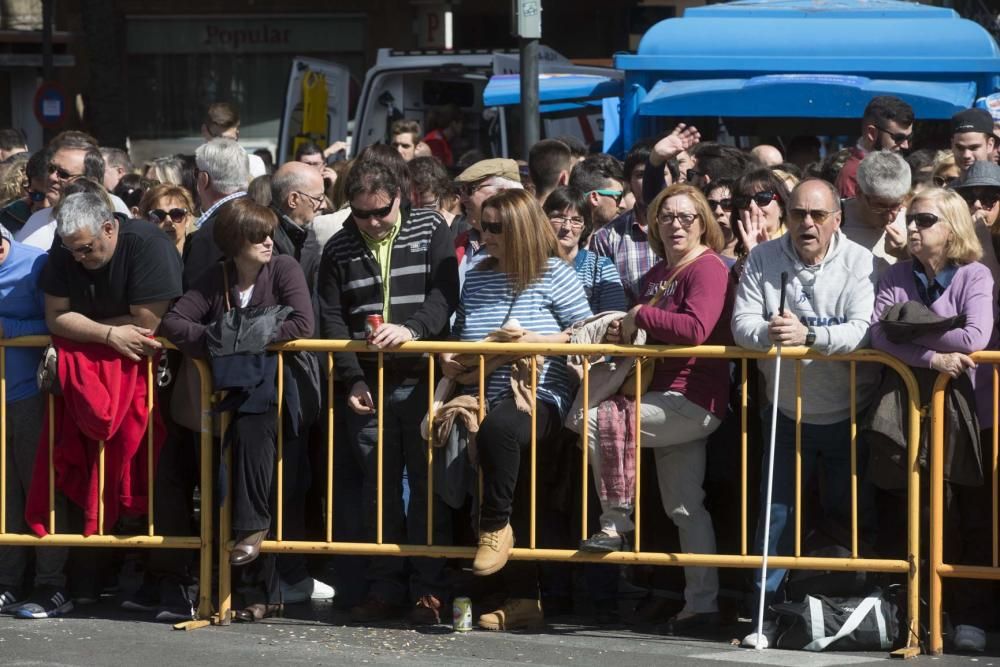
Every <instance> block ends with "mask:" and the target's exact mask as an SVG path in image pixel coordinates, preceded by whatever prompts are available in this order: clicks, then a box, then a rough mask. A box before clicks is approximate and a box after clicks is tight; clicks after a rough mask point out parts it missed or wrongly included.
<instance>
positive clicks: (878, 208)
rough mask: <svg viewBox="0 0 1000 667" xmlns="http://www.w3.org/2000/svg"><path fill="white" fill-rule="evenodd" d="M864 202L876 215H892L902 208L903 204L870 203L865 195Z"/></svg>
mask: <svg viewBox="0 0 1000 667" xmlns="http://www.w3.org/2000/svg"><path fill="white" fill-rule="evenodd" d="M865 202H866V203H867V204H868V208H870V209H871V210H873V211H875V212H876V213H894V212H896V211H899V209H901V208H902V207H903V202H901V201H899V202H892V203H890V204H887V203H885V202H877V201H872V200H871V199H870V198H869V197H868V196H867V195H865Z"/></svg>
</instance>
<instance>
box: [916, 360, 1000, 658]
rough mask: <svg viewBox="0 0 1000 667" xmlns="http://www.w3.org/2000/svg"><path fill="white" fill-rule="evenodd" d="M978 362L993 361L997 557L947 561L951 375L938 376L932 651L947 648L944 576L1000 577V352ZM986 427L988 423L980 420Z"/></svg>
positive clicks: (991, 479)
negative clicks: (999, 419) (946, 484)
mask: <svg viewBox="0 0 1000 667" xmlns="http://www.w3.org/2000/svg"><path fill="white" fill-rule="evenodd" d="M971 356H972V358H973V359H974V360H975V362H976V363H977V364H989V365H990V366H991V369H992V371H993V372H992V373H991V378H992V387H993V413H994V417H993V423H992V424H990V425H989V426H990V427H992V429H993V439H992V443H991V444H992V448H991V450H990V451H991V455H990V456H989V458H987V457H986V456H985V455H986V451H985V444H986V443H983V445H984V452H983V454H984V456H983V478H984V479H983V483H984V484H986V483H989V484H991V485H992V490H993V502H992V517H993V521H992V524H991V525H992V526H993V539H992V542H993V559H992V564H991V565H955V564H949V563H945V562H944V433H945V427H946V424H945V412H944V404H945V390H946V389H947V387H948V383H949V382H950V381H951V377H950V376H949V375H947V374H945V373H942V374H941V375H940V376H938V379H937V381H936V382H935V383H934V392H933V394H932V395H931V470H930V474H931V484H930V486H931V488H930V496H931V508H930V509H931V512H930V514H931V541H930V577H931V578H930V616H931V618H930V651H931V653H933V654H934V655H940V654H941V652H942V651H943V650H944V637H943V632H942V620H943V611H944V610H943V608H942V579H943V578H945V577H948V578H951V579H976V580H982V581H997V580H1000V533H998V531H1000V524H998V522H1000V490H998V483H1000V480H998V476H997V473H998V460H1000V443H998V437H1000V428H998V424H997V417H998V413H1000V410H998V401H1000V373H998V369H997V364H1000V352H977V353H975V354H973V355H971ZM980 427H982V428H985V427H986V424H983V423H980Z"/></svg>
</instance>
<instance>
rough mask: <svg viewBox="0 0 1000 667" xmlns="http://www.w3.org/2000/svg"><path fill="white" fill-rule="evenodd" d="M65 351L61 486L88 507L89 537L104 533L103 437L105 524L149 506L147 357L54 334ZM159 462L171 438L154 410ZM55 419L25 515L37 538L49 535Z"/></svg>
mask: <svg viewBox="0 0 1000 667" xmlns="http://www.w3.org/2000/svg"><path fill="white" fill-rule="evenodd" d="M52 343H53V345H55V347H56V349H57V350H58V352H59V382H60V384H61V385H62V392H63V395H62V396H57V397H55V399H54V409H55V419H54V424H55V432H56V435H55V445H54V447H53V465H54V467H55V484H56V489H58V490H59V491H61V492H62V493H63V494H64V495H65V496H66V497H67V498H69V500H70V501H72V502H74V503H76V504H77V505H79V506H80V507H82V508H83V510H84V525H83V534H84V535H92V534H94V533H97V532H98V503H97V496H98V488H99V487H98V483H99V480H98V471H99V467H98V465H99V464H98V442H99V441H100V440H104V441H105V449H104V527H105V532H111V530H112V528H113V527H114V525H115V522H116V521H117V520H118V516H119V515H120V514H125V515H128V516H139V515H142V514H145V513H146V510H147V490H148V488H149V480H148V479H147V474H146V472H147V467H146V457H147V450H146V446H145V444H146V442H147V438H146V424H147V421H148V416H149V415H148V411H147V408H146V397H147V391H148V389H147V387H146V361H145V360H142V361H140V362H135V361H130V360H129V359H126V358H125V357H122V356H121V355H120V354H118V353H117V352H115V351H114V350H113V349H111V348H110V347H108V346H106V345H99V344H93V343H77V342H74V341H70V340H67V339H65V338H59V337H57V336H53V337H52ZM153 435H154V437H153V454H154V465H155V460H156V457H158V455H159V452H160V447H161V446H162V445H163V441H164V439H165V438H166V429H165V428H164V426H163V422H162V420H161V419H160V413H159V406H158V405H157V404H155V403H154V408H153ZM48 463H49V420H48V419H46V420H45V424H44V426H43V428H42V434H41V438H40V440H39V444H38V453H37V455H36V456H35V469H34V473H33V475H32V481H31V488H30V489H29V490H28V501H27V506H26V508H25V512H24V516H25V520H26V521H27V522H28V526H29V527H30V528H31V530H32V531H34V532H35V534H37V535H41V536H44V535H46V534H47V533H48V512H49V475H48Z"/></svg>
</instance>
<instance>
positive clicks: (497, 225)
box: [479, 220, 503, 234]
mask: <svg viewBox="0 0 1000 667" xmlns="http://www.w3.org/2000/svg"><path fill="white" fill-rule="evenodd" d="M479 226H480V227H482V228H483V231H484V232H489V233H490V234H500V233H502V232H503V223H502V222H486V221H485V220H480V221H479Z"/></svg>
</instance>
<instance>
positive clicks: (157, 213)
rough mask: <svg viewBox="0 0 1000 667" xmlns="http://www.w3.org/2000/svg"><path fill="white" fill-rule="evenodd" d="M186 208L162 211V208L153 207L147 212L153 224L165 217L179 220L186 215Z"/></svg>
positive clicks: (175, 220) (158, 222)
mask: <svg viewBox="0 0 1000 667" xmlns="http://www.w3.org/2000/svg"><path fill="white" fill-rule="evenodd" d="M187 214H188V210H187V209H186V208H172V209H170V210H169V211H164V210H163V209H162V208H154V209H153V210H152V211H150V212H149V221H150V222H152V223H153V224H154V225H158V224H160V223H161V222H163V221H164V220H166V219H167V218H170V219H171V220H172V221H173V222H181V221H182V220H183V219H184V218H186V217H187Z"/></svg>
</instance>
